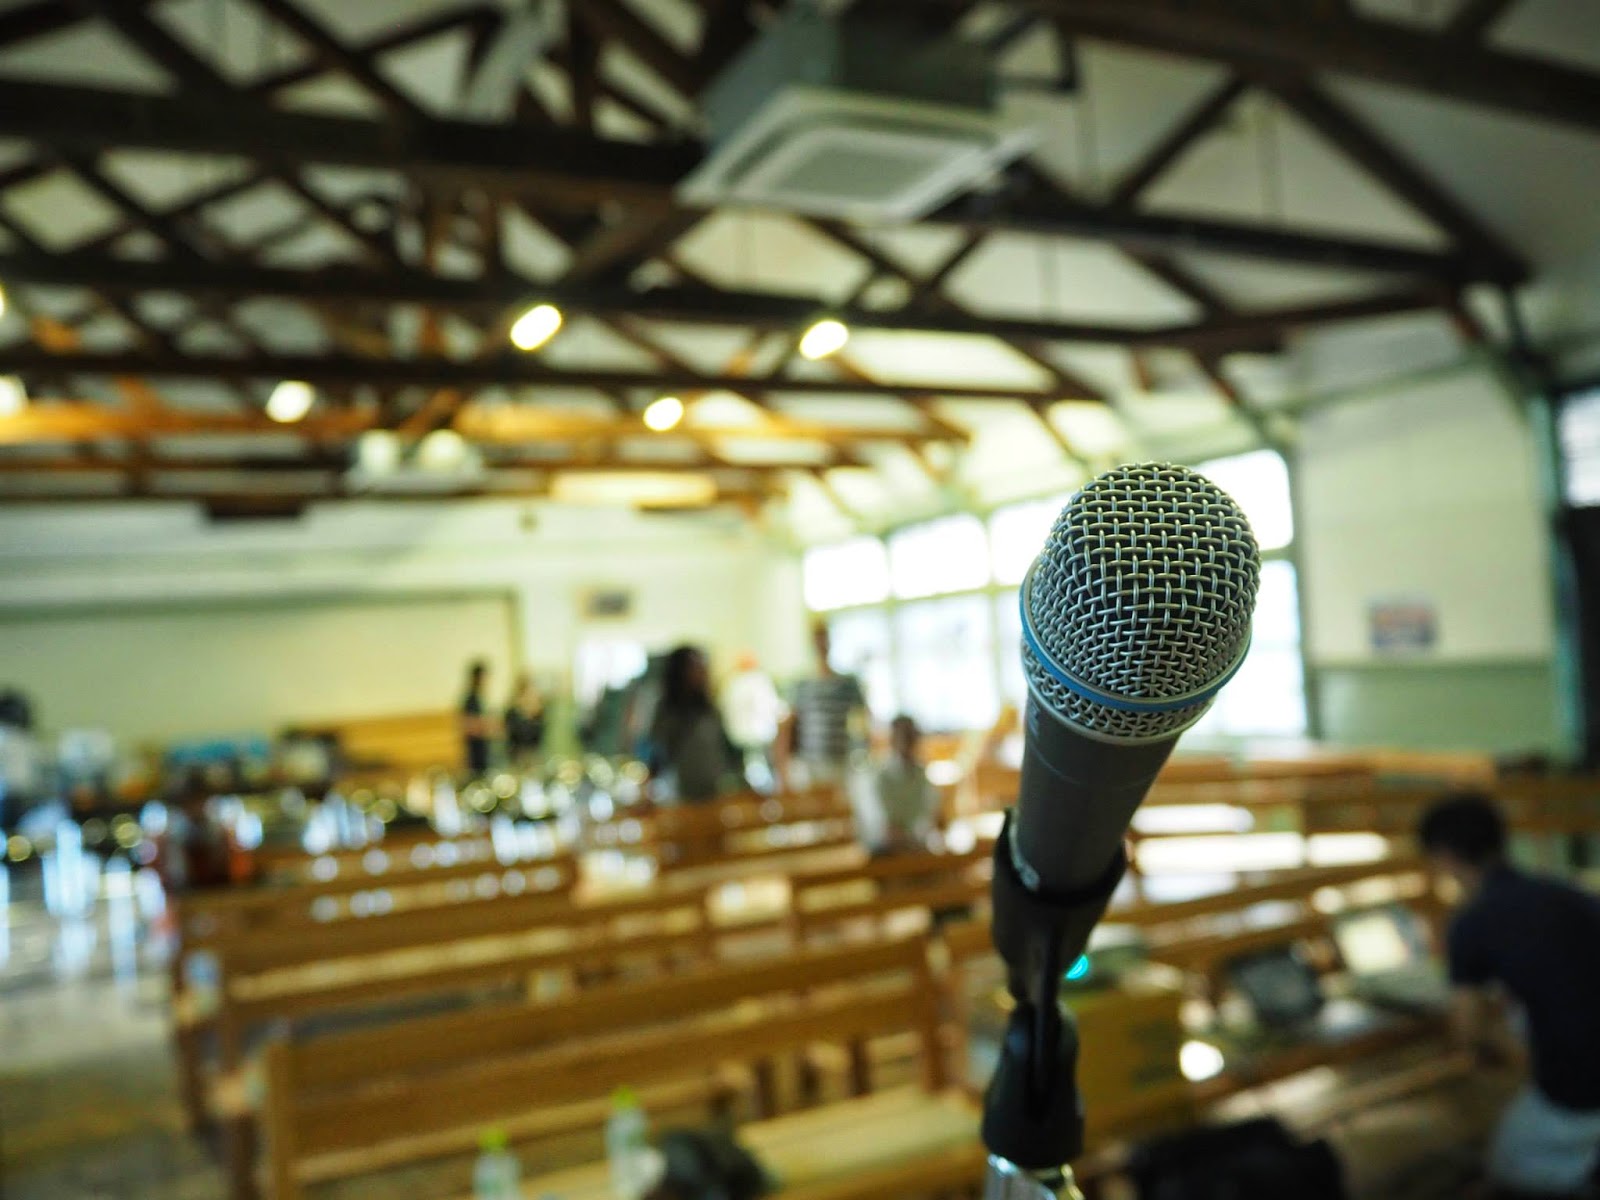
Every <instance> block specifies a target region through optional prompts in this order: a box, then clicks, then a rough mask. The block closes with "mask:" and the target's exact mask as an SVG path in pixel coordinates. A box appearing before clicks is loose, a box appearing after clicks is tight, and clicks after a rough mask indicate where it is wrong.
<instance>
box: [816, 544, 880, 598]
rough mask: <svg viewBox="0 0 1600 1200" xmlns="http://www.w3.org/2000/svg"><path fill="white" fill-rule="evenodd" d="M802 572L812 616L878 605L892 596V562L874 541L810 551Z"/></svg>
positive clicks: (837, 545) (824, 547)
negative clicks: (814, 613) (852, 607)
mask: <svg viewBox="0 0 1600 1200" xmlns="http://www.w3.org/2000/svg"><path fill="white" fill-rule="evenodd" d="M800 571H801V576H802V579H803V585H804V590H805V597H806V606H807V607H808V608H810V609H811V611H812V612H827V611H828V610H830V609H834V608H845V607H847V606H849V605H852V604H875V603H877V602H878V601H880V600H884V599H886V598H887V597H888V595H889V560H888V559H887V557H885V555H884V552H883V543H882V542H880V541H879V540H878V539H877V538H874V537H858V538H851V539H850V540H849V541H848V542H837V543H835V544H834V545H832V546H818V547H816V548H815V549H812V550H807V551H806V555H805V558H804V560H802V562H801V566H800Z"/></svg>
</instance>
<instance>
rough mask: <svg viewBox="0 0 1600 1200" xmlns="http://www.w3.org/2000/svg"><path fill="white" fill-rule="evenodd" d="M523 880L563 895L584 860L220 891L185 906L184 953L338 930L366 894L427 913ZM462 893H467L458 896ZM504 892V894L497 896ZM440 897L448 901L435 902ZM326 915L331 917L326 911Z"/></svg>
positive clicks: (489, 860)
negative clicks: (489, 886)
mask: <svg viewBox="0 0 1600 1200" xmlns="http://www.w3.org/2000/svg"><path fill="white" fill-rule="evenodd" d="M511 873H522V874H524V875H525V876H528V878H525V879H524V880H523V882H524V884H525V885H531V886H533V887H534V888H535V889H536V890H538V891H541V892H551V891H561V890H564V889H566V888H570V887H571V886H573V885H574V884H575V883H576V882H577V878H578V865H577V860H576V858H574V857H573V856H572V855H570V854H562V855H556V856H553V857H550V858H537V859H532V858H530V859H522V860H517V861H511V862H501V861H500V860H499V859H497V858H495V857H494V856H493V854H492V853H491V854H488V855H484V856H482V857H479V856H476V855H474V856H473V857H472V858H470V859H469V860H467V861H464V862H456V863H454V864H452V865H450V866H434V867H428V868H408V869H402V870H398V871H395V872H384V873H381V874H368V873H365V872H359V873H358V872H346V873H344V874H342V875H337V876H335V877H334V878H331V879H327V880H320V879H309V880H304V881H301V882H297V883H288V884H282V885H265V886H261V887H250V888H217V889H214V890H210V891H205V892H198V893H192V894H190V895H187V896H183V897H181V898H180V900H179V902H178V917H177V919H178V920H179V921H180V922H181V926H180V927H181V928H182V930H183V937H184V943H185V947H186V948H188V949H195V948H199V947H201V946H205V945H208V944H210V943H212V942H215V941H220V940H225V939H226V938H228V937H229V936H231V935H233V934H235V933H237V932H238V931H241V930H256V929H263V928H268V927H272V926H277V925H285V924H287V925H293V924H296V923H305V922H318V923H331V922H332V921H335V920H342V919H344V918H346V917H349V916H352V915H354V914H353V913H352V912H351V911H350V900H351V898H352V897H353V896H356V895H357V894H359V893H363V892H366V893H380V892H381V893H386V894H387V896H388V898H389V899H390V900H391V901H398V902H400V904H401V905H402V906H406V907H410V906H409V905H406V904H405V901H406V898H408V897H411V898H419V903H420V904H422V905H423V906H427V905H428V904H429V900H428V899H421V898H422V897H425V896H426V897H430V898H431V899H432V903H440V904H448V903H466V902H469V901H471V900H472V899H474V898H479V897H477V896H476V894H475V893H473V892H472V891H470V890H466V894H465V895H463V896H459V897H452V896H450V895H449V894H448V893H449V892H450V891H451V890H452V889H450V887H449V885H450V884H455V883H463V882H465V883H469V884H470V883H474V882H476V881H477V880H479V879H483V878H485V877H487V876H501V877H505V876H507V875H509V874H511ZM454 890H458V891H459V890H463V889H454ZM497 890H499V889H497ZM433 893H443V894H441V895H438V896H437V897H433V895H432V894H433ZM325 910H331V912H330V911H325Z"/></svg>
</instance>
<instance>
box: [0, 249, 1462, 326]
mask: <svg viewBox="0 0 1600 1200" xmlns="http://www.w3.org/2000/svg"><path fill="white" fill-rule="evenodd" d="M855 240H858V239H852V241H853V242H854V241H855ZM1142 261H1143V260H1141V262H1142ZM883 262H884V263H885V264H889V265H891V266H894V267H895V270H897V271H898V270H899V268H898V266H897V265H896V264H893V260H891V259H888V258H887V257H886V256H883ZM1151 269H1152V270H1155V269H1157V268H1156V267H1154V266H1152V267H1151ZM0 279H4V280H6V281H7V283H9V284H10V285H11V286H13V287H16V286H26V285H38V286H48V287H81V288H85V289H88V290H92V291H94V292H96V293H99V294H103V295H109V296H117V295H133V294H139V293H143V292H171V293H179V294H185V295H192V296H215V297H224V298H228V299H234V300H238V299H246V298H251V297H272V298H278V299H288V300H294V301H298V302H301V303H307V304H371V305H378V306H383V305H403V304H416V305H423V306H427V307H430V308H437V309H441V310H450V311H459V312H462V313H467V314H472V313H478V314H484V313H498V312H503V311H506V310H510V309H514V308H517V307H518V306H521V305H525V304H528V303H531V302H533V301H535V300H541V299H542V300H547V301H549V302H550V303H553V304H557V305H559V306H560V307H562V308H563V309H564V310H567V311H569V312H583V313H589V314H591V315H595V316H629V317H640V318H643V319H647V320H658V321H665V322H672V323H685V324H696V325H713V326H726V327H746V328H752V329H762V330H791V331H795V332H798V331H800V330H801V329H803V327H804V326H805V325H806V324H808V323H809V322H810V321H811V320H812V319H814V318H815V317H816V315H817V314H818V313H820V312H824V311H826V312H832V313H834V314H836V315H837V316H838V317H839V318H840V319H841V320H843V321H844V322H845V323H846V324H848V325H850V326H851V327H852V328H856V329H882V330H905V331H913V332H923V333H938V334H953V335H961V336H973V337H995V338H999V339H1001V340H1004V341H1008V342H1009V341H1023V340H1031V341H1034V342H1060V343H1067V344H1070V343H1078V344H1085V345H1123V346H1130V347H1150V348H1161V347H1167V348H1173V349H1187V348H1193V347H1197V346H1201V347H1205V348H1210V349H1228V348H1235V349H1252V350H1263V349H1271V348H1272V347H1273V345H1275V343H1276V339H1278V338H1279V337H1281V336H1282V335H1283V334H1284V333H1286V332H1288V331H1290V330H1293V329H1297V328H1303V327H1306V326H1310V325H1316V324H1322V323H1328V322H1336V321H1343V320H1359V319H1365V318H1368V317H1373V316H1382V315H1386V314H1389V313H1398V312H1407V311H1414V310H1416V309H1419V308H1426V307H1429V306H1431V305H1432V304H1434V303H1437V299H1436V298H1437V297H1441V296H1444V295H1447V294H1449V293H1448V292H1447V290H1445V289H1440V288H1435V287H1432V286H1431V285H1417V286H1410V285H1408V286H1404V287H1399V288H1394V289H1390V290H1387V291H1383V292H1378V293H1374V294H1373V295H1371V296H1367V297H1359V298H1356V299H1351V300H1335V301H1329V302H1326V303H1322V304H1310V305H1298V306H1295V307H1292V308H1285V309H1277V310H1271V309H1268V310H1260V311H1255V312H1252V313H1250V314H1249V315H1248V316H1247V317H1243V318H1239V317H1235V316H1230V315H1229V314H1228V313H1227V311H1226V307H1227V306H1226V305H1225V304H1223V303H1222V302H1221V298H1220V297H1215V298H1214V299H1215V301H1216V302H1215V303H1212V304H1205V305H1202V307H1205V308H1207V309H1208V310H1210V311H1211V312H1212V313H1213V314H1214V315H1212V316H1208V317H1207V318H1205V319H1202V320H1200V321H1195V322H1185V323H1173V324H1167V325H1147V326H1119V325H1094V324H1087V323H1074V322H1056V321H1030V320H1020V319H1014V318H997V317H987V316H983V315H980V314H976V313H971V312H969V311H965V310H960V309H957V308H955V307H953V306H951V305H950V304H949V302H948V301H945V302H943V303H942V305H941V306H940V307H937V308H936V307H932V306H930V305H927V304H921V305H919V306H918V307H915V308H911V309H906V308H901V309H891V310H876V309H859V308H844V307H838V306H833V305H828V304H826V303H825V302H824V301H822V300H821V299H816V300H811V299H806V298H804V297H796V296H789V295H782V294H775V293H768V292H719V291H715V290H712V289H711V288H708V287H700V286H691V287H672V288H652V289H648V290H643V291H634V290H631V289H627V288H621V287H605V286H600V287H588V286H570V285H567V284H554V285H548V286H540V285H538V284H535V283H533V282H531V281H528V280H523V279H520V278H517V277H516V276H511V275H496V276H495V277H493V278H490V279H482V280H467V279H452V278H448V277H437V276H432V275H428V274H425V273H424V272H421V271H418V270H415V269H412V268H406V269H403V270H397V271H395V272H394V273H392V274H391V273H379V272H373V271H367V270H361V269H352V268H329V269H327V270H322V271H293V270H284V269H280V268H273V267H257V266H251V265H248V264H243V263H235V262H228V263H203V262H201V263H197V262H192V261H190V262H165V261H155V262H150V261H141V260H132V259H128V260H124V259H113V258H106V257H103V256H90V255H78V254H65V255H46V254H43V253H31V252H21V253H12V254H0ZM918 282H919V281H917V280H915V279H912V280H911V283H912V286H913V289H915V288H916V287H917V286H918Z"/></svg>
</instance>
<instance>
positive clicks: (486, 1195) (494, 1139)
mask: <svg viewBox="0 0 1600 1200" xmlns="http://www.w3.org/2000/svg"><path fill="white" fill-rule="evenodd" d="M507 1144H508V1143H507V1139H506V1131H505V1130H503V1129H488V1130H485V1131H484V1134H483V1136H482V1137H481V1138H479V1139H478V1150H479V1153H478V1161H477V1163H476V1164H475V1165H474V1166H473V1168H472V1200H522V1163H521V1162H519V1161H518V1160H517V1156H516V1155H515V1154H513V1153H511V1151H510V1150H509V1149H507Z"/></svg>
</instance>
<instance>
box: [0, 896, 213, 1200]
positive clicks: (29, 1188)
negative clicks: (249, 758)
mask: <svg viewBox="0 0 1600 1200" xmlns="http://www.w3.org/2000/svg"><path fill="white" fill-rule="evenodd" d="M11 883H12V896H11V900H12V903H11V904H10V905H8V906H7V908H6V909H5V911H4V912H3V914H0V923H3V924H4V931H3V934H0V947H3V949H4V950H5V955H4V965H3V968H0V1047H3V1049H0V1181H3V1183H0V1196H3V1197H4V1200H113V1198H114V1200H146V1198H148V1200H216V1198H218V1197H221V1195H222V1180H221V1175H220V1173H219V1172H218V1171H217V1169H216V1167H215V1164H214V1163H213V1162H212V1160H211V1159H210V1158H209V1156H208V1155H207V1154H206V1153H205V1152H204V1150H203V1149H202V1148H201V1147H200V1145H199V1144H198V1143H197V1142H196V1141H195V1139H193V1138H191V1137H190V1136H188V1135H187V1134H186V1133H184V1131H183V1129H182V1124H181V1119H180V1113H179V1109H178V1104H177V1093H176V1088H175V1082H174V1079H173V1074H172V1057H171V1054H170V1052H169V1050H168V1045H167V1016H166V986H165V980H164V977H163V976H162V974H161V972H160V971H159V970H157V969H155V967H156V966H157V964H156V963H155V961H154V958H153V952H152V949H151V948H150V947H149V946H148V945H146V944H144V940H143V938H142V936H141V935H140V933H139V923H138V922H137V921H136V920H135V919H134V917H133V911H132V908H133V905H132V897H131V895H130V894H129V893H128V891H127V889H126V885H127V878H126V877H125V876H124V877H122V878H121V879H117V878H115V877H114V878H113V879H112V880H110V881H108V882H107V884H106V885H105V886H109V889H110V890H111V891H112V893H113V898H112V899H111V900H109V901H107V900H104V899H102V900H100V901H99V902H97V903H95V904H94V905H93V906H92V908H91V910H90V911H89V912H88V913H86V914H85V915H84V916H83V917H81V918H77V919H66V920H58V919H56V918H54V917H51V916H50V915H49V914H48V913H47V912H46V911H45V909H44V906H43V904H42V902H41V890H40V888H39V881H38V879H37V878H36V877H35V876H32V875H31V874H29V873H26V872H23V871H18V870H17V869H15V868H13V872H12V879H11Z"/></svg>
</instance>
